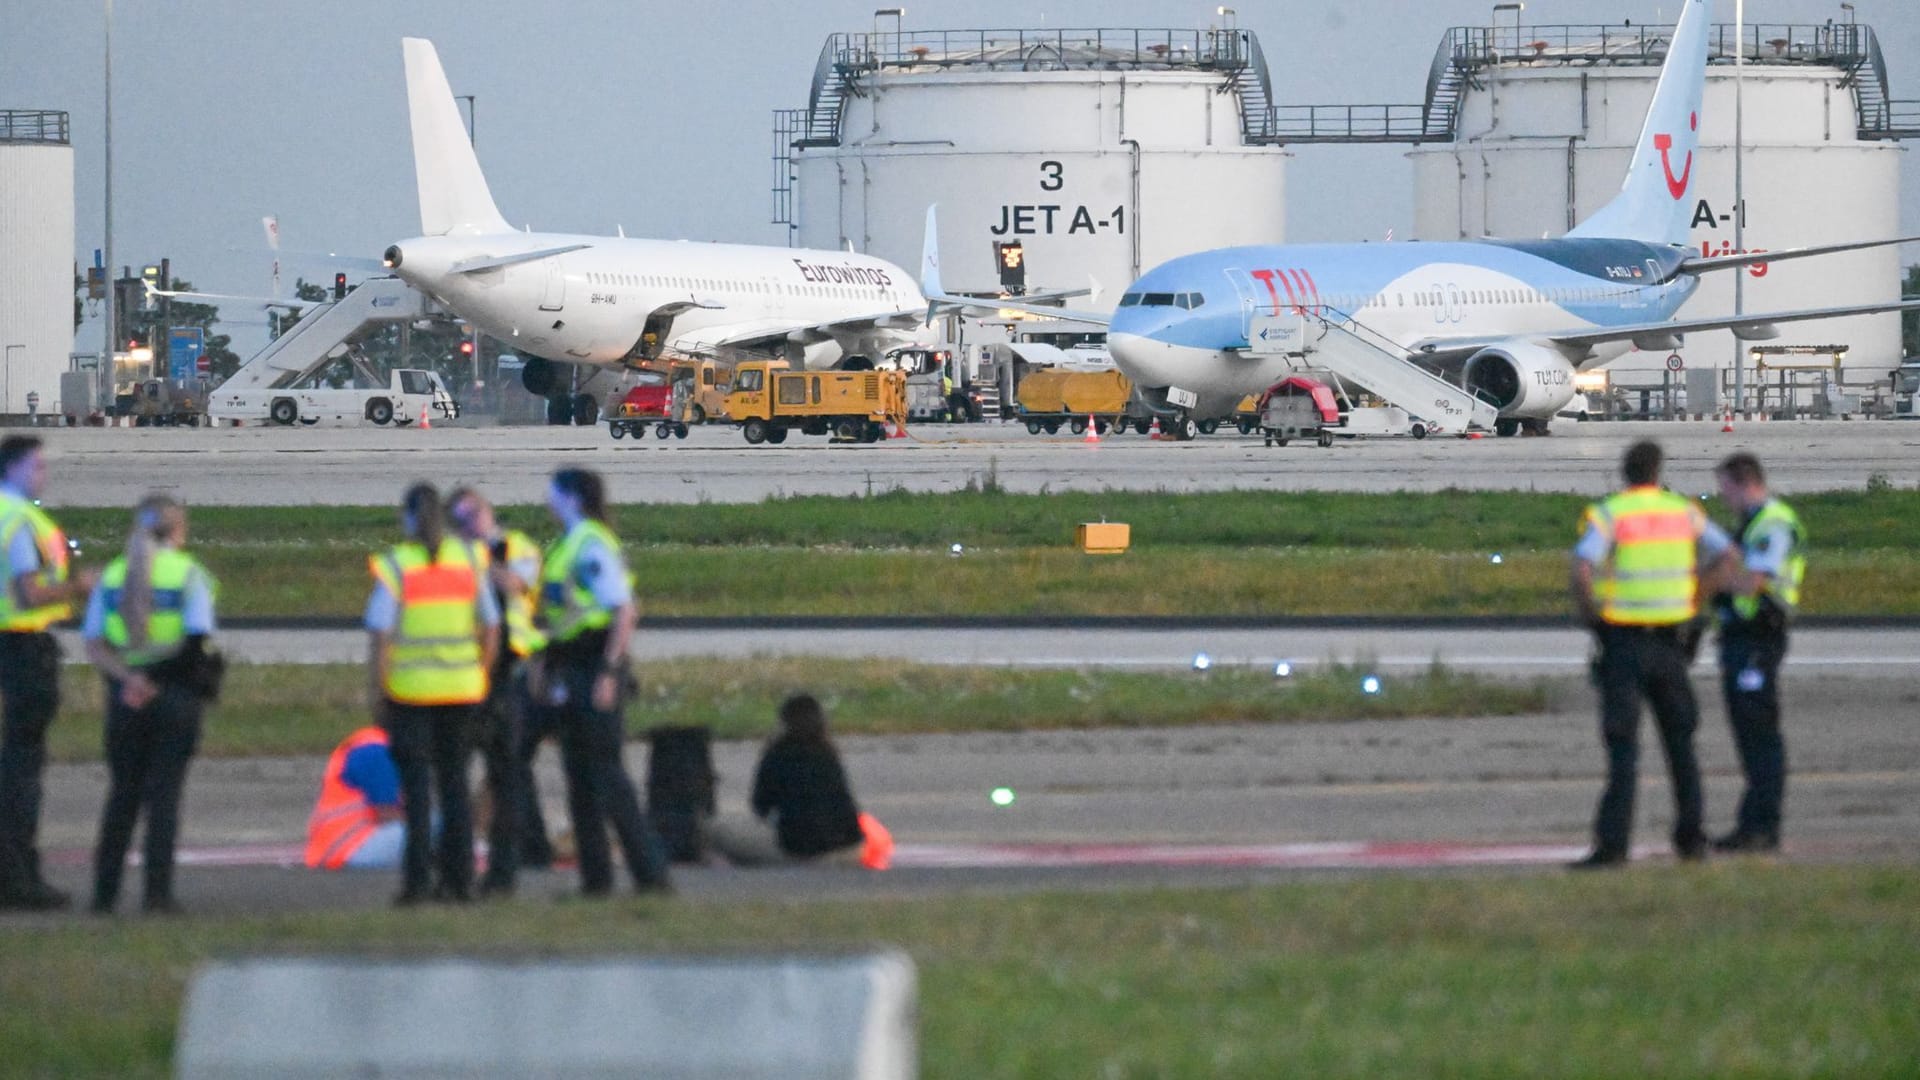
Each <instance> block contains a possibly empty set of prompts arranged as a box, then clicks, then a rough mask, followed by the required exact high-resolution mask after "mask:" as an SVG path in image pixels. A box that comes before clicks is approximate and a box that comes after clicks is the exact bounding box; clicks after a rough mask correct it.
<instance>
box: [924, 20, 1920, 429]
mask: <svg viewBox="0 0 1920 1080" xmlns="http://www.w3.org/2000/svg"><path fill="white" fill-rule="evenodd" d="M1710 18H1711V12H1710V11H1709V9H1708V4H1707V3H1706V0H1685V6H1684V7H1683V9H1682V11H1681V15H1680V21H1679V24H1678V25H1677V26H1676V27H1675V28H1674V33H1673V38H1672V41H1671V43H1670V44H1669V47H1668V51H1667V59H1666V62H1665V65H1664V68H1663V70H1662V71H1661V74H1660V81H1659V84H1658V85H1657V87H1656V88H1655V90H1654V96H1653V101H1652V104H1651V105H1650V106H1649V107H1648V110H1647V119H1646V122H1645V125H1644V126H1643V127H1642V129H1641V133H1640V139H1639V143H1638V145H1637V146H1636V148H1635V151H1634V156H1633V159H1632V162H1631V165H1630V167H1629V169H1628V172H1627V176H1626V180H1625V182H1624V183H1623V184H1622V185H1621V189H1620V193H1619V195H1617V196H1616V197H1615V198H1614V199H1613V200H1612V201H1611V202H1609V203H1607V205H1605V206H1603V207H1601V208H1600V209H1599V210H1598V211H1597V212H1595V213H1594V214H1593V215H1592V216H1591V217H1589V218H1587V220H1586V221H1585V222H1583V223H1581V224H1580V225H1579V226H1578V227H1576V228H1575V229H1574V230H1573V231H1572V232H1570V233H1568V234H1567V235H1566V236H1565V237H1562V238H1560V239H1553V240H1520V241H1513V240H1482V241H1466V242H1459V243H1452V242H1447V243H1407V242H1402V243H1370V244H1295V245H1280V246H1264V247H1237V248H1221V249H1217V250H1213V251H1204V252H1200V253H1197V254H1193V255H1186V256H1183V257H1180V258H1177V259H1174V260H1172V261H1170V262H1167V263H1164V264H1162V265H1160V266H1157V267H1155V268H1154V269H1152V270H1150V271H1148V272H1147V273H1146V274H1145V275H1143V276H1142V277H1141V278H1140V280H1139V281H1137V282H1135V283H1134V284H1133V285H1132V286H1131V287H1130V288H1129V289H1128V290H1127V291H1126V293H1125V294H1124V295H1123V296H1122V297H1121V300H1120V306H1119V308H1118V309H1117V310H1116V311H1114V312H1113V313H1112V314H1111V315H1108V314H1105V313H1087V312H1064V313H1063V312H1061V311H1059V310H1058V309H1052V310H1050V311H1049V314H1052V315H1055V316H1057V317H1060V318H1071V319H1076V320H1082V321H1089V322H1094V323H1097V324H1103V325H1107V327H1108V337H1107V343H1108V348H1109V349H1110V350H1111V351H1112V353H1113V358H1114V362H1115V363H1116V365H1117V366H1118V367H1119V368H1120V369H1121V371H1123V372H1125V373H1126V375H1127V376H1128V377H1129V378H1131V379H1132V380H1133V382H1134V384H1135V385H1136V386H1139V387H1141V388H1143V390H1144V391H1145V392H1146V394H1147V396H1148V401H1149V403H1150V404H1152V405H1154V406H1155V407H1157V408H1160V409H1162V410H1163V411H1164V412H1166V413H1167V414H1168V415H1170V416H1172V417H1174V418H1175V419H1177V420H1179V421H1181V422H1180V423H1179V424H1177V425H1175V426H1174V428H1173V430H1175V431H1176V432H1179V431H1182V430H1183V429H1185V430H1191V426H1190V425H1189V424H1187V423H1186V421H1187V420H1190V419H1193V418H1196V417H1197V418H1200V419H1205V418H1208V417H1212V416H1220V415H1223V414H1225V413H1226V412H1228V411H1230V410H1231V409H1232V408H1233V407H1234V404H1235V403H1236V402H1238V401H1239V400H1240V399H1241V398H1242V397H1243V396H1245V395H1247V394H1256V393H1259V392H1260V391H1261V390H1263V389H1265V388H1266V387H1268V386H1270V385H1272V384H1273V383H1275V382H1277V381H1278V380H1280V379H1282V378H1285V377H1286V376H1287V375H1289V374H1291V373H1293V372H1294V371H1297V370H1300V357H1299V356H1297V355H1294V356H1289V355H1286V354H1284V353H1282V352H1280V351H1279V350H1274V351H1266V350H1263V349H1255V348H1252V347H1251V342H1250V338H1251V337H1252V336H1253V335H1254V334H1256V333H1259V332H1261V331H1262V330H1263V329H1264V328H1270V327H1272V325H1273V324H1272V322H1271V321H1270V320H1275V319H1281V320H1297V322H1296V323H1295V325H1297V326H1298V327H1299V328H1300V332H1301V333H1302V334H1314V333H1318V334H1335V333H1344V334H1345V335H1346V337H1348V338H1357V339H1364V341H1365V342H1367V343H1369V344H1368V346H1367V347H1378V348H1379V349H1380V350H1381V353H1382V354H1383V355H1385V356H1386V357H1387V358H1388V359H1389V360H1394V359H1395V358H1397V359H1398V360H1404V361H1406V362H1408V363H1411V364H1414V365H1416V366H1418V367H1420V368H1422V369H1424V370H1425V371H1427V372H1429V373H1431V374H1433V375H1435V376H1437V377H1439V378H1441V379H1443V380H1445V381H1446V382H1449V383H1451V384H1452V385H1453V386H1455V387H1464V388H1465V389H1466V390H1467V391H1468V392H1470V393H1472V394H1474V395H1475V396H1477V397H1479V398H1480V399H1481V400H1482V401H1484V402H1486V403H1488V404H1490V405H1492V406H1493V407H1494V408H1495V409H1496V410H1497V416H1498V419H1497V421H1496V423H1495V430H1496V431H1498V432H1499V433H1500V434H1503V435H1510V434H1514V433H1515V432H1517V431H1519V430H1520V429H1522V428H1523V427H1524V428H1527V429H1530V430H1534V431H1544V430H1545V428H1546V425H1547V423H1548V421H1549V419H1550V418H1552V417H1553V416H1554V415H1555V414H1556V413H1558V412H1559V410H1560V409H1561V408H1563V407H1565V406H1566V404H1567V403H1568V402H1569V401H1570V400H1572V398H1573V395H1574V386H1573V374H1574V372H1575V371H1579V370H1585V369H1587V368H1591V367H1595V366H1598V365H1600V364H1603V363H1606V362H1607V361H1608V360H1611V359H1613V358H1615V357H1617V356H1619V355H1621V354H1623V353H1625V352H1626V351H1627V350H1628V349H1629V348H1630V347H1632V346H1635V345H1637V346H1639V347H1640V348H1643V349H1663V350H1664V349H1670V348H1673V347H1675V346H1676V345H1677V344H1678V341H1679V336H1680V335H1682V334H1685V333H1686V332H1688V331H1691V330H1699V331H1707V330H1732V331H1733V332H1734V333H1735V334H1736V335H1737V336H1739V337H1741V338H1744V339H1764V338H1769V337H1773V336H1776V335H1777V333H1778V331H1776V330H1775V329H1774V328H1773V327H1774V324H1776V323H1783V322H1797V321H1801V320H1807V319H1825V318H1832V317H1835V316H1841V315H1865V314H1872V313H1875V312H1885V311H1895V310H1904V309H1910V308H1915V307H1920V302H1914V301H1905V302H1898V301H1896V302H1888V303H1876V304H1862V305H1855V306H1850V307H1832V308H1818V309H1807V310H1798V311H1776V312H1764V313H1752V312H1750V313H1746V314H1742V315H1737V316H1724V317H1712V318H1693V319H1676V318H1675V317H1674V316H1675V314H1676V313H1677V312H1678V311H1679V309H1680V307H1681V306H1682V305H1683V304H1685V303H1686V301H1687V300H1688V299H1689V298H1690V297H1691V296H1692V295H1693V293H1694V290H1695V288H1696V287H1697V286H1698V285H1699V275H1701V274H1703V273H1708V272H1711V271H1715V270H1727V269H1732V268H1735V267H1742V266H1748V265H1751V264H1754V263H1760V262H1766V263H1775V262H1782V261H1785V260H1787V259H1798V258H1804V257H1807V256H1810V255H1821V254H1828V253H1832V252H1837V251H1850V250H1855V249H1859V248H1867V247H1878V246H1881V245H1884V244H1898V243H1905V242H1908V241H1910V240H1913V239H1916V238H1913V237H1907V238H1904V239H1896V240H1870V241H1865V242H1861V243H1847V244H1828V245H1821V246H1818V247H1808V248H1796V249H1790V250H1783V251H1769V252H1766V253H1764V254H1753V255H1729V256H1715V257H1702V256H1701V255H1700V254H1699V253H1698V252H1697V251H1695V250H1694V249H1692V248H1690V247H1688V246H1687V245H1686V240H1687V230H1688V227H1689V222H1690V220H1691V209H1692V206H1693V199H1692V197H1691V194H1692V191H1693V186H1694V152H1695V149H1696V147H1697V146H1698V142H1699V120H1700V109H1701V102H1702V97H1703V92H1704V89H1705V85H1706V63H1707V38H1708V30H1709V25H1708V24H1709V20H1710ZM934 230H935V225H934V222H933V216H932V212H931V211H929V213H928V232H929V234H931V233H932V232H934ZM921 288H922V291H923V292H924V293H925V294H926V295H927V296H928V297H929V298H931V299H932V300H934V301H936V302H946V301H947V300H949V299H951V298H949V297H946V296H944V295H943V294H942V292H941V289H940V285H939V277H938V266H937V264H933V263H929V265H927V266H923V268H922V280H921ZM1000 306H1002V307H1018V306H1019V305H1018V304H1017V303H1013V302H1006V301H1003V302H1002V303H1001V305H1000ZM1311 356H1312V354H1308V357H1309V360H1308V362H1309V363H1311V359H1310V358H1311ZM1173 391H1184V392H1185V393H1173ZM1187 395H1192V397H1191V398H1189V397H1188V396H1187ZM1170 399H1171V400H1187V401H1191V402H1192V404H1191V405H1189V406H1188V407H1186V408H1176V407H1174V406H1172V405H1170V404H1168V401H1169V400H1170ZM1395 404H1399V405H1402V406H1403V407H1405V408H1406V409H1407V410H1408V411H1409V412H1410V413H1416V414H1417V413H1418V412H1419V408H1418V404H1419V403H1416V402H1413V401H1396V402H1395ZM1426 419H1437V418H1436V417H1427V418H1426Z"/></svg>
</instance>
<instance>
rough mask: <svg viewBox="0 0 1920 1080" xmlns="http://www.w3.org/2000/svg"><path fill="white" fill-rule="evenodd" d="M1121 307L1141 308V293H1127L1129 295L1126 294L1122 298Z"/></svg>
mask: <svg viewBox="0 0 1920 1080" xmlns="http://www.w3.org/2000/svg"><path fill="white" fill-rule="evenodd" d="M1120 306H1121V307H1139V306H1140V294H1139V293H1137V292H1130V293H1127V294H1125V295H1123V296H1121V297H1120Z"/></svg>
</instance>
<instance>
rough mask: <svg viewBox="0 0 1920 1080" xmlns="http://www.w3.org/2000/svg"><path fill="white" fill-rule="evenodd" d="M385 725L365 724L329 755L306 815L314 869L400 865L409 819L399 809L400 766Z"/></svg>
mask: <svg viewBox="0 0 1920 1080" xmlns="http://www.w3.org/2000/svg"><path fill="white" fill-rule="evenodd" d="M388 746H389V743H388V740H387V732H386V729H384V728H381V727H378V726H369V727H363V728H361V729H360V730H358V731H356V732H354V733H353V734H351V735H348V736H347V737H346V738H345V739H344V740H342V741H341V743H340V745H339V746H337V747H335V748H334V750H333V756H332V757H330V758H328V759H327V771H326V774H325V775H324V776H322V777H321V780H320V800H319V801H318V802H316V803H315V804H314V807H313V814H312V815H311V816H309V817H308V818H307V859H306V862H307V865H308V866H309V867H312V868H313V869H315V870H392V869H394V868H395V867H398V866H399V865H400V853H401V851H402V850H403V849H404V848H405V846H406V839H407V825H406V822H405V820H404V819H403V817H402V814H401V809H400V772H399V770H398V769H396V768H394V766H393V754H392V753H391V751H390V750H389V749H388Z"/></svg>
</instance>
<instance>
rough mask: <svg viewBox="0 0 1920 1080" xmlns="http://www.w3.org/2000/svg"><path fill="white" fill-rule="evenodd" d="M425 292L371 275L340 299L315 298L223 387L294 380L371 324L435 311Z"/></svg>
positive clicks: (268, 386)
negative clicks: (316, 301)
mask: <svg viewBox="0 0 1920 1080" xmlns="http://www.w3.org/2000/svg"><path fill="white" fill-rule="evenodd" d="M432 313H433V312H432V308H431V306H430V304H429V302H428V300H427V297H426V295H425V294H423V293H421V292H419V291H418V290H416V289H414V287H413V286H411V285H408V284H407V283H406V282H404V281H401V280H400V279H399V278H394V277H378V278H369V279H367V280H366V281H363V282H361V283H360V284H359V285H357V286H355V287H354V289H353V291H352V292H349V293H347V295H346V297H345V298H344V299H341V300H334V301H327V302H322V303H316V304H315V305H314V306H313V308H312V309H310V310H309V311H308V312H307V314H306V315H305V316H304V317H303V318H301V320H300V321H299V322H297V323H294V324H293V326H291V327H289V328H288V329H287V331H286V332H285V333H283V334H281V335H280V336H279V337H277V338H274V339H273V340H272V341H271V342H268V343H267V347H266V348H264V349H261V350H260V351H259V352H257V353H255V354H254V355H253V358H252V359H250V360H248V361H247V362H246V363H244V364H242V365H240V368H239V370H237V371H235V372H234V373H233V374H232V375H231V376H230V377H228V379H227V381H226V382H223V383H221V384H220V387H219V389H220V390H222V391H234V390H279V389H284V388H286V387H289V386H295V385H297V384H299V383H301V382H303V381H305V380H307V379H309V378H311V377H313V375H314V374H315V373H317V372H318V371H319V370H320V369H321V368H322V367H324V366H326V364H327V362H328V361H330V360H332V359H334V358H335V357H336V356H338V355H340V349H341V346H343V345H346V344H348V343H350V342H351V341H353V340H354V339H355V338H356V337H358V336H359V335H360V334H361V333H363V332H364V331H366V330H367V329H368V328H370V327H375V326H379V325H381V324H383V323H392V322H411V321H413V320H415V319H424V318H427V317H429V316H430V315H431V314H432Z"/></svg>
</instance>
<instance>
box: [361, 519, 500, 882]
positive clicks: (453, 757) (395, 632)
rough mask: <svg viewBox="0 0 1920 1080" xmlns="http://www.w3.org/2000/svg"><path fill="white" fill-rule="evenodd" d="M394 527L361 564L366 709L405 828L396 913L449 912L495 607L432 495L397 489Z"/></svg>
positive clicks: (467, 877) (469, 840) (466, 831)
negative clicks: (436, 823)
mask: <svg viewBox="0 0 1920 1080" xmlns="http://www.w3.org/2000/svg"><path fill="white" fill-rule="evenodd" d="M400 516H401V522H402V525H403V527H404V528H405V530H406V534H407V538H406V539H405V540H404V541H402V542H401V543H399V544H397V545H395V546H394V547H392V548H390V549H388V550H387V551H384V552H381V553H379V554H377V555H375V556H373V557H372V558H371V559H369V560H368V569H369V570H370V571H371V572H372V574H373V591H372V593H371V594H370V595H369V596H368V597H367V612H366V620H365V622H366V627H367V635H368V639H369V649H368V675H369V687H368V689H369V697H370V699H371V700H370V704H371V706H372V708H373V711H374V713H375V715H377V716H379V717H380V726H382V727H384V728H386V729H387V736H388V738H389V739H390V740H391V748H392V752H393V764H394V767H395V768H396V769H398V770H399V773H400V791H401V806H402V807H403V808H404V810H405V813H406V821H407V835H406V845H405V848H404V850H403V851H402V853H401V860H400V866H401V871H402V884H401V889H400V893H399V895H398V896H396V897H394V903H395V904H397V905H400V906H403V907H404V906H408V905H412V904H417V903H420V902H422V901H425V900H429V899H433V900H449V901H453V902H456V903H459V902H464V901H467V900H470V899H472V897H473V869H474V867H473V863H474V860H473V804H472V802H471V800H470V798H469V795H468V792H467V762H468V759H469V758H470V757H471V756H472V754H473V740H472V735H473V732H472V724H473V713H474V708H475V707H476V706H477V705H479V704H480V702H482V701H484V700H485V699H486V696H487V672H488V670H489V669H490V668H492V666H493V662H494V650H495V649H496V648H498V647H499V643H500V606H499V604H498V603H497V602H495V600H494V596H493V590H492V589H489V588H487V587H486V574H487V566H488V559H487V552H486V550H485V549H484V548H482V547H480V545H478V544H472V543H468V542H467V541H465V540H461V539H459V538H457V537H452V536H448V535H446V522H445V518H444V511H443V507H442V505H441V501H440V492H439V491H438V489H436V488H435V487H434V486H433V485H432V484H415V485H414V486H413V487H411V488H409V489H407V494H406V498H405V499H404V500H403V501H402V503H401V507H400ZM436 801H438V803H439V813H440V819H441V821H440V829H439V832H438V834H437V835H436V834H435V833H434V830H433V827H432V819H433V815H434V803H435V802H436Z"/></svg>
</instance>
